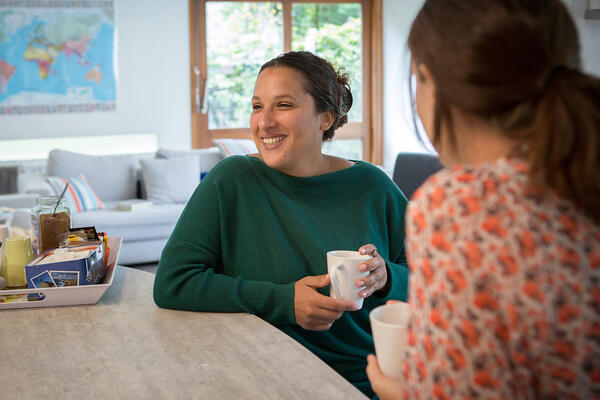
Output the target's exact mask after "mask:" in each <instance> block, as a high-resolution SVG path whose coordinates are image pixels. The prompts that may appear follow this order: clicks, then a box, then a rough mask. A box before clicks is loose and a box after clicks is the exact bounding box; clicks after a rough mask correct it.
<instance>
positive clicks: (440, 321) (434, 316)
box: [429, 309, 448, 331]
mask: <svg viewBox="0 0 600 400" xmlns="http://www.w3.org/2000/svg"><path fill="white" fill-rule="evenodd" d="M429 320H430V321H431V322H432V323H433V324H434V325H435V326H437V327H438V328H441V329H443V330H444V331H447V330H448V322H446V320H445V319H444V317H442V314H441V313H440V312H439V311H438V310H436V309H433V310H431V313H430V314H429Z"/></svg>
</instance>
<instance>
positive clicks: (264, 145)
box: [250, 67, 333, 176]
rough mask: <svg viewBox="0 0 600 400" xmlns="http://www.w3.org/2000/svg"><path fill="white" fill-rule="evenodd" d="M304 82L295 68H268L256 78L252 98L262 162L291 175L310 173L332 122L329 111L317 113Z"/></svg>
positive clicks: (253, 127) (252, 120) (252, 122)
mask: <svg viewBox="0 0 600 400" xmlns="http://www.w3.org/2000/svg"><path fill="white" fill-rule="evenodd" d="M303 82H304V77H303V76H302V74H301V73H300V72H298V71H296V70H294V69H292V68H288V67H269V68H266V69H264V70H263V71H262V72H261V73H260V75H259V76H258V78H257V79H256V84H255V86H254V95H253V97H252V115H251V116H250V129H251V131H252V136H253V138H254V141H255V142H256V147H257V148H258V151H259V152H260V154H261V157H262V159H263V161H264V162H265V163H266V164H267V165H268V166H269V167H271V168H274V169H277V170H279V171H281V172H283V173H286V174H288V175H292V176H310V173H309V172H308V171H310V170H311V168H312V167H314V165H315V162H318V160H319V158H320V157H321V142H322V138H323V132H324V131H325V130H327V129H329V127H330V126H331V124H332V123H333V120H331V118H330V113H317V110H316V107H315V102H314V100H313V98H312V96H311V95H310V94H308V93H307V92H306V91H305V90H304V88H303V87H302V83H303Z"/></svg>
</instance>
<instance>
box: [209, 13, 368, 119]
mask: <svg viewBox="0 0 600 400" xmlns="http://www.w3.org/2000/svg"><path fill="white" fill-rule="evenodd" d="M206 7H207V13H206V15H207V17H206V22H207V63H208V81H207V83H208V92H207V96H208V98H207V99H208V118H209V129H222V128H241V127H247V126H248V125H249V119H250V99H251V97H252V90H253V87H254V81H255V80H256V74H257V72H258V69H259V68H260V66H261V65H262V64H263V63H264V62H266V61H268V60H269V59H271V58H273V57H275V56H277V55H279V54H281V53H282V52H283V9H282V4H281V3H278V2H260V3H254V2H209V3H207V6H206ZM361 19H362V18H361V7H360V5H359V4H310V3H304V4H300V3H297V4H294V5H293V7H292V49H293V50H309V51H312V52H314V53H316V54H318V55H320V56H321V57H324V58H326V59H328V60H329V61H331V62H332V63H334V65H337V66H343V67H344V68H345V71H346V72H347V73H348V74H349V75H350V78H351V87H352V94H353V96H354V105H353V106H352V110H351V111H350V114H349V119H350V120H352V121H360V120H361V113H362V110H361V103H362V101H361V99H362V92H361V84H360V83H361V81H362V74H361V71H362V56H361V49H362V44H361V38H362V23H361Z"/></svg>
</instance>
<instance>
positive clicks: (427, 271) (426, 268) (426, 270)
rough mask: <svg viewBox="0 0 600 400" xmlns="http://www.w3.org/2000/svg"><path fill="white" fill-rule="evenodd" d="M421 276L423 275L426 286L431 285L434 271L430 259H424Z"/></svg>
mask: <svg viewBox="0 0 600 400" xmlns="http://www.w3.org/2000/svg"><path fill="white" fill-rule="evenodd" d="M421 274H422V275H423V279H424V280H425V283H426V284H428V285H429V284H431V282H433V269H432V268H431V263H430V262H429V260H428V259H424V260H423V263H422V264H421Z"/></svg>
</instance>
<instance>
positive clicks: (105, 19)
mask: <svg viewBox="0 0 600 400" xmlns="http://www.w3.org/2000/svg"><path fill="white" fill-rule="evenodd" d="M116 97H117V96H116V65H115V26H114V9H113V2H112V0H111V1H95V0H90V1H64V0H61V1H56V0H54V1H53V0H46V1H43V0H37V1H31V0H0V114H4V115H7V114H30V113H52V112H90V111H114V110H115V108H116Z"/></svg>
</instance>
